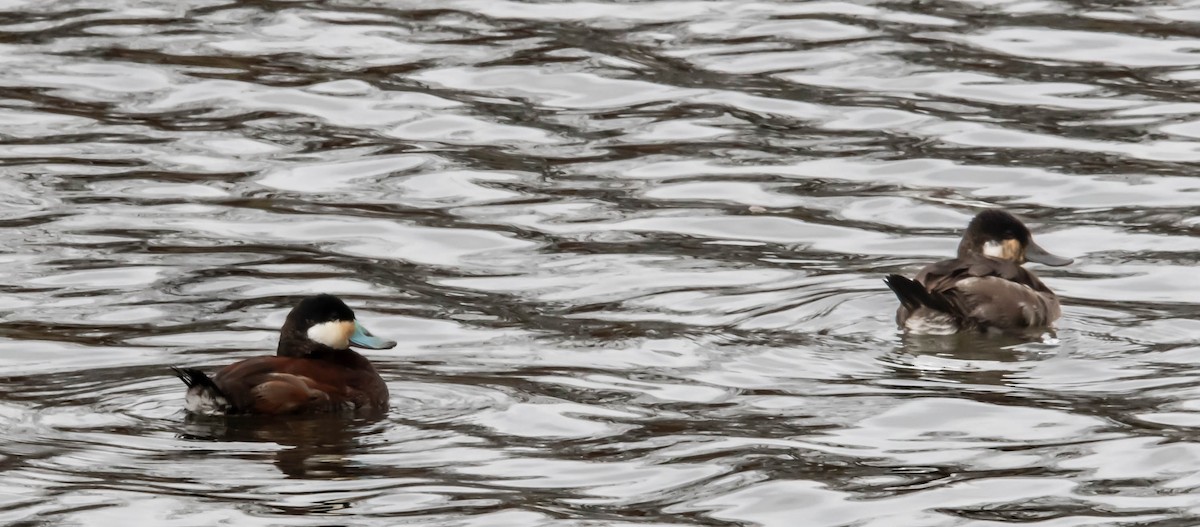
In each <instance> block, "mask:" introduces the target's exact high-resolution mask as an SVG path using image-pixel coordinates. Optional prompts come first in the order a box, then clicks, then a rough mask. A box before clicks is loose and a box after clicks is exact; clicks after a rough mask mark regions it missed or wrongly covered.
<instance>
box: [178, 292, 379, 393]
mask: <svg viewBox="0 0 1200 527" xmlns="http://www.w3.org/2000/svg"><path fill="white" fill-rule="evenodd" d="M395 345H396V342H395V341H392V340H387V339H383V338H380V337H376V336H375V335H372V334H371V332H370V331H368V330H367V328H365V327H363V325H362V324H361V323H359V322H358V320H357V319H356V318H355V317H354V311H353V310H351V309H350V307H349V306H347V305H346V303H345V302H343V301H342V300H341V299H340V298H338V297H336V296H333V295H329V294H319V295H315V296H310V297H306V298H304V299H302V300H301V301H300V302H299V303H298V304H296V306H295V307H293V308H292V310H291V311H290V312H289V313H288V315H287V319H286V320H285V321H284V323H283V327H282V328H281V329H280V331H279V346H278V347H277V348H276V351H275V355H273V356H261V357H253V358H249V359H246V360H243V361H239V362H235V363H233V364H230V365H228V366H225V367H224V368H221V369H220V370H218V371H217V373H216V375H214V376H212V377H209V376H208V375H207V374H205V373H204V372H203V371H201V370H199V369H197V368H179V367H174V366H172V367H171V370H172V371H174V372H175V375H176V376H177V377H179V379H180V380H182V381H183V383H184V384H185V385H186V386H187V395H186V396H185V399H184V406H185V407H186V409H187V411H188V412H191V413H193V414H199V415H237V414H258V415H264V414H265V415H286V414H322V413H339V412H345V411H360V410H361V411H369V410H376V411H386V409H387V406H388V388H387V383H385V382H384V381H383V378H381V377H380V376H379V373H378V372H376V371H375V367H374V366H372V365H371V361H369V360H367V358H366V357H364V356H362V355H360V354H359V353H358V352H356V351H354V350H351V349H350V347H351V346H354V347H358V348H365V349H373V350H380V349H390V348H392V347H395Z"/></svg>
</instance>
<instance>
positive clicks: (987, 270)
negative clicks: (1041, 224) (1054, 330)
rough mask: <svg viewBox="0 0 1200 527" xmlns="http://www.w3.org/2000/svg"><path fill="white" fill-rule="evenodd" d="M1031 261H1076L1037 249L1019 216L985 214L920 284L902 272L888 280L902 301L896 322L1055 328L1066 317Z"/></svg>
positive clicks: (920, 328) (946, 328) (941, 328)
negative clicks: (953, 255) (954, 252)
mask: <svg viewBox="0 0 1200 527" xmlns="http://www.w3.org/2000/svg"><path fill="white" fill-rule="evenodd" d="M1026 260H1029V261H1035V262H1040V263H1044V264H1047V265H1055V266H1058V265H1067V264H1069V263H1071V260H1070V259H1069V258H1063V257H1060V256H1055V255H1053V254H1050V253H1048V252H1046V251H1045V250H1044V249H1042V248H1041V247H1040V246H1038V245H1037V244H1035V243H1034V242H1033V237H1032V235H1031V234H1030V232H1029V229H1028V228H1027V227H1025V225H1024V224H1023V223H1021V221H1020V220H1018V219H1017V218H1016V217H1015V216H1013V215H1012V214H1009V213H1008V212H1005V211H1002V210H998V209H991V210H986V211H983V212H981V213H979V214H978V215H976V216H975V218H974V219H972V220H971V223H970V224H969V225H968V226H967V230H966V232H965V233H964V234H963V239H962V241H961V242H960V243H959V246H958V256H957V257H956V258H954V259H950V260H943V261H940V262H937V263H933V264H930V265H928V266H926V267H925V268H924V269H922V270H921V271H920V272H919V273H917V277H916V279H915V280H910V279H908V278H905V277H903V276H900V275H895V274H893V275H888V277H887V278H885V279H884V282H885V283H886V284H887V285H888V287H889V288H891V289H892V291H893V292H894V293H896V297H897V298H899V299H900V304H901V305H900V307H899V309H897V311H896V322H897V324H899V325H900V326H901V327H903V328H906V329H908V330H910V331H913V332H918V333H932V334H948V333H954V332H957V331H963V330H980V331H985V330H999V331H1004V332H1015V331H1022V330H1026V329H1030V328H1040V327H1046V326H1049V325H1050V324H1051V323H1052V322H1054V320H1055V319H1057V318H1058V317H1059V316H1060V315H1061V314H1062V310H1061V308H1060V307H1059V303H1058V296H1057V295H1055V294H1054V292H1053V291H1051V290H1050V288H1048V287H1046V284H1044V283H1042V281H1041V280H1039V279H1038V278H1037V276H1035V275H1034V274H1033V272H1031V271H1029V270H1028V269H1025V268H1024V267H1021V264H1023V263H1025V261H1026Z"/></svg>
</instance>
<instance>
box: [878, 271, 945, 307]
mask: <svg viewBox="0 0 1200 527" xmlns="http://www.w3.org/2000/svg"><path fill="white" fill-rule="evenodd" d="M883 283H885V284H887V286H888V288H890V289H891V290H892V292H893V293H896V298H899V299H900V303H901V304H904V307H905V308H907V309H908V310H909V311H916V310H917V309H919V308H922V307H926V308H929V309H932V310H934V311H940V312H942V313H953V312H954V306H952V305H950V302H949V301H947V300H946V298H945V297H943V296H941V295H938V294H935V293H931V292H929V291H928V290H926V289H925V286H923V285H921V284H919V283H917V282H916V281H914V280H911V279H908V278H905V277H903V276H900V275H898V274H889V275H887V277H886V278H884V279H883Z"/></svg>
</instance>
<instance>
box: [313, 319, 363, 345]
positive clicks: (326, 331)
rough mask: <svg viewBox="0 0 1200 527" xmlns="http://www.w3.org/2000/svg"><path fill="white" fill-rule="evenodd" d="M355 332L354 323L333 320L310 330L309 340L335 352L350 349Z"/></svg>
mask: <svg viewBox="0 0 1200 527" xmlns="http://www.w3.org/2000/svg"><path fill="white" fill-rule="evenodd" d="M353 332H354V322H349V321H345V320H332V321H329V322H324V323H321V324H317V325H315V326H313V327H311V328H308V338H309V339H310V340H312V341H314V342H320V343H321V344H324V345H326V346H329V347H331V348H333V349H335V350H344V349H348V348H349V347H350V334H351V333H353Z"/></svg>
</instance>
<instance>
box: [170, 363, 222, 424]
mask: <svg viewBox="0 0 1200 527" xmlns="http://www.w3.org/2000/svg"><path fill="white" fill-rule="evenodd" d="M171 371H173V372H175V376H176V377H179V380H181V381H183V383H184V384H186V385H187V387H188V391H187V398H186V399H185V400H184V404H185V405H186V406H187V409H188V411H189V412H194V413H198V414H218V413H225V412H226V411H228V410H229V398H228V397H226V396H225V393H224V392H222V391H221V388H220V387H219V386H217V383H216V382H214V381H213V380H212V379H211V378H210V377H209V376H208V375H205V374H204V372H202V371H200V370H197V369H195V368H176V367H175V366H171Z"/></svg>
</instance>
